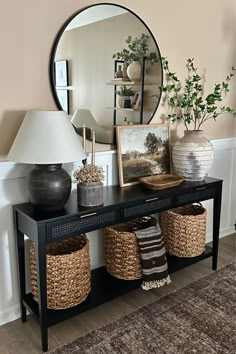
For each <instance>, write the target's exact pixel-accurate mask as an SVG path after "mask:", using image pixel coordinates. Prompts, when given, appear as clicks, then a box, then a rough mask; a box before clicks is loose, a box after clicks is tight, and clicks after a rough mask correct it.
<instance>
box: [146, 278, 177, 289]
mask: <svg viewBox="0 0 236 354" xmlns="http://www.w3.org/2000/svg"><path fill="white" fill-rule="evenodd" d="M170 283H171V280H170V276H169V275H168V276H167V277H166V278H164V279H161V280H154V281H148V282H145V281H144V282H143V284H142V285H141V287H142V289H143V290H150V289H154V288H160V287H161V286H163V285H165V284H170Z"/></svg>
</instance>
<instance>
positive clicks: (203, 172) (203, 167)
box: [172, 130, 214, 181]
mask: <svg viewBox="0 0 236 354" xmlns="http://www.w3.org/2000/svg"><path fill="white" fill-rule="evenodd" d="M213 157H214V149H213V145H212V143H211V142H210V141H209V140H207V139H206V138H205V137H204V136H203V131H202V130H185V132H184V136H183V137H182V138H181V139H180V140H179V141H177V142H176V143H175V144H174V146H173V151H172V161H173V167H174V172H175V173H176V174H177V175H179V176H183V177H184V178H185V179H186V180H187V181H202V180H204V178H205V177H206V176H207V175H208V172H209V170H210V168H211V166H212V163H213Z"/></svg>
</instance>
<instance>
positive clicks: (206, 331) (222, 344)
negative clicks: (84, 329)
mask: <svg viewBox="0 0 236 354" xmlns="http://www.w3.org/2000/svg"><path fill="white" fill-rule="evenodd" d="M235 290H236V282H235V262H233V263H230V264H228V265H226V266H225V267H223V268H221V269H220V270H218V271H216V272H214V273H211V274H210V275H207V276H205V277H203V278H201V279H199V280H197V281H195V282H193V283H191V284H188V285H186V286H185V287H183V288H181V289H178V290H176V291H174V292H172V293H171V294H169V295H166V296H164V297H162V298H159V299H157V300H156V301H154V302H153V303H151V304H149V305H146V306H144V307H142V308H140V309H138V310H137V311H135V312H133V313H131V314H128V315H126V316H124V317H122V318H120V319H118V320H116V321H114V322H112V323H109V324H107V325H105V326H103V327H102V328H100V329H96V330H94V331H92V332H90V333H88V334H87V335H85V336H83V337H80V338H79V339H77V340H75V341H73V342H71V343H68V344H66V345H63V346H62V347H60V348H57V349H55V350H52V351H50V354H68V353H80V354H115V353H120V354H149V353H150V354H151V353H157V354H164V353H165V354H198V353H199V354H213V353H214V354H216V353H217V354H234V353H236V326H235V322H236V301H235V300H236V298H235V297H236V292H235Z"/></svg>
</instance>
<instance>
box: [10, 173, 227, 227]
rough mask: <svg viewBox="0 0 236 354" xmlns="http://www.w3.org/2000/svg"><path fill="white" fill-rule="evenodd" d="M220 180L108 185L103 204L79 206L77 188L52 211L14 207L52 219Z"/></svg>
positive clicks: (35, 217)
mask: <svg viewBox="0 0 236 354" xmlns="http://www.w3.org/2000/svg"><path fill="white" fill-rule="evenodd" d="M219 182H222V180H220V179H217V178H212V177H206V178H205V180H203V181H196V182H188V181H184V182H183V183H182V184H180V185H179V186H177V187H172V188H167V189H163V190H159V191H154V190H151V189H148V188H146V187H145V186H144V185H142V184H137V185H134V186H129V187H122V188H121V187H120V186H108V187H104V189H103V201H104V203H103V205H100V206H96V207H89V208H85V207H79V206H77V190H76V189H75V190H73V191H72V192H71V195H70V198H69V200H68V202H67V203H66V205H65V208H64V209H62V210H60V211H58V212H54V213H43V212H40V211H39V210H37V209H36V208H35V207H34V206H33V205H32V204H30V203H29V202H27V203H21V204H17V205H14V206H13V207H14V209H15V210H17V211H18V212H20V213H21V212H22V213H24V214H25V215H27V216H28V217H30V218H31V219H33V220H34V221H36V222H40V221H46V220H47V221H53V220H55V219H58V218H63V217H67V216H69V215H70V216H71V215H83V214H86V213H88V212H89V213H92V212H95V211H97V210H100V209H101V208H105V207H106V208H108V207H112V206H114V205H116V206H117V205H121V204H129V203H134V202H135V201H140V200H146V199H148V198H150V199H151V198H163V197H165V196H173V195H175V194H185V192H187V191H188V190H191V189H193V190H196V189H197V188H199V190H200V189H201V188H202V189H204V188H205V187H210V186H211V185H213V184H215V183H219Z"/></svg>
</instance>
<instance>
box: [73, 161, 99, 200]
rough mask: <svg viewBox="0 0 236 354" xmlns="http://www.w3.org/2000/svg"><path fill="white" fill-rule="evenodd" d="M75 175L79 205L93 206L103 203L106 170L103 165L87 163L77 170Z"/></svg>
mask: <svg viewBox="0 0 236 354" xmlns="http://www.w3.org/2000/svg"><path fill="white" fill-rule="evenodd" d="M73 177H74V180H73V182H74V183H77V201H78V205H81V206H85V207H91V206H96V205H101V204H103V197H102V190H103V181H104V171H103V168H102V167H101V166H97V165H93V164H86V165H84V166H82V167H80V168H79V169H78V170H75V171H74V174H73Z"/></svg>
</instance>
